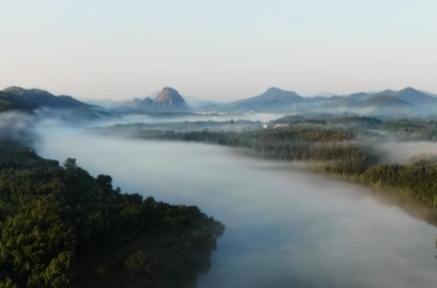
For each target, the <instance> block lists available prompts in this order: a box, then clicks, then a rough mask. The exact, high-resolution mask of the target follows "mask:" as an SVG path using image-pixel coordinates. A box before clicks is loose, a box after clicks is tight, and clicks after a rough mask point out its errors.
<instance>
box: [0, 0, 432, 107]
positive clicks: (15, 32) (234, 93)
mask: <svg viewBox="0 0 437 288" xmlns="http://www.w3.org/2000/svg"><path fill="white" fill-rule="evenodd" d="M436 69H437V1H436V0H305V1H304V0H299V1H294V0H232V1H231V0H197V1H196V0H137V1H135V0H130V1H128V0H119V1H115V0H112V1H111V0H104V1H103V0H70V1H67V0H52V1H49V0H46V1H43V0H1V1H0V88H5V87H7V86H11V85H19V86H23V87H26V88H32V87H39V88H43V89H46V90H49V91H51V92H54V93H57V94H60V93H64V94H70V95H72V96H75V97H78V98H82V99H86V98H95V99H97V98H100V99H102V98H113V99H121V98H130V97H133V96H146V95H148V94H150V93H152V92H154V91H156V90H160V89H161V88H162V87H164V86H171V87H174V88H176V89H177V90H179V92H180V93H181V94H183V95H190V96H196V97H200V98H206V99H213V100H223V101H226V100H231V99H236V98H241V97H247V96H253V95H256V94H260V93H262V92H263V91H264V90H266V89H267V88H268V87H271V86H276V87H280V88H283V89H287V90H293V91H296V92H297V93H299V94H303V95H313V94H317V93H319V92H322V91H326V92H334V93H350V92H356V91H362V90H383V89H386V88H391V89H401V88H404V87H406V86H413V87H415V88H418V89H421V90H427V91H430V92H437V78H436V76H437V70H436Z"/></svg>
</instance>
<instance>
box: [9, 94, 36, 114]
mask: <svg viewBox="0 0 437 288" xmlns="http://www.w3.org/2000/svg"><path fill="white" fill-rule="evenodd" d="M37 107H38V104H37V103H36V102H35V101H32V100H30V99H23V98H22V97H16V96H15V95H13V94H9V93H4V92H2V91H0V112H5V111H10V110H17V111H30V110H32V109H35V108H37Z"/></svg>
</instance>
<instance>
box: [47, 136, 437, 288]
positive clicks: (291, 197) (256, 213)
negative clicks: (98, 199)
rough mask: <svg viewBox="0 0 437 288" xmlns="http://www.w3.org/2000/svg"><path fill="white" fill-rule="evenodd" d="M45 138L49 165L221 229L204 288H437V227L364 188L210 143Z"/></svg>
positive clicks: (72, 137)
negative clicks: (187, 209)
mask: <svg viewBox="0 0 437 288" xmlns="http://www.w3.org/2000/svg"><path fill="white" fill-rule="evenodd" d="M42 132H43V136H44V139H45V144H44V145H43V146H42V148H41V150H40V151H39V153H40V154H41V155H42V156H43V157H48V158H52V159H57V160H59V161H60V162H61V163H62V162H63V161H64V160H65V159H66V158H67V157H73V158H76V159H77V162H78V164H79V165H80V166H81V167H83V168H85V169H87V170H88V171H90V172H91V173H92V174H93V175H97V174H98V173H104V174H109V175H111V176H112V177H113V183H114V186H120V187H121V188H122V190H123V191H125V192H138V193H140V194H142V195H144V196H150V195H152V196H154V198H155V199H156V200H162V201H167V202H170V203H173V204H192V205H198V206H199V207H200V208H201V209H202V211H204V212H205V213H207V214H208V215H211V216H213V217H214V218H216V219H218V220H220V221H222V222H223V223H224V224H225V225H226V231H225V234H224V236H223V237H222V238H220V239H219V241H218V250H217V251H216V252H214V254H213V257H212V269H211V271H210V272H209V273H208V274H206V275H202V276H201V277H200V280H199V287H202V288H207V287H208V288H219V287H223V288H234V287H235V288H246V287H247V288H249V287H250V288H252V287H253V288H258V287H271V288H278V287H281V288H282V287H284V288H285V287H287V288H288V287H348V288H349V287H398V288H399V287H405V288H407V287H408V288H410V287H436V284H437V259H435V258H434V256H435V252H436V247H435V245H436V244H435V236H436V229H435V227H432V226H430V225H428V224H426V223H425V222H423V221H421V220H418V219H415V218H412V217H411V216H409V215H408V214H407V213H405V212H403V211H402V210H401V209H399V208H397V207H396V206H388V205H383V204H381V203H380V202H378V201H376V200H374V199H373V198H372V197H371V196H369V194H368V193H365V192H366V191H365V190H366V189H364V188H361V187H359V186H356V185H353V184H350V183H345V182H340V181H337V180H333V179H330V178H327V177H324V176H322V175H314V174H310V173H304V172H302V171H301V170H298V169H295V168H293V167H291V166H288V165H285V164H284V163H279V162H271V161H263V160H257V159H252V158H249V157H246V156H242V155H239V154H238V153H236V152H235V151H234V150H230V149H229V148H223V147H217V146H212V145H202V144H193V143H177V142H155V141H150V142H147V141H140V140H115V139H108V138H106V139H103V138H91V137H86V138H85V137H83V136H80V133H79V131H78V130H71V129H66V128H65V129H54V128H51V129H45V130H43V131H42Z"/></svg>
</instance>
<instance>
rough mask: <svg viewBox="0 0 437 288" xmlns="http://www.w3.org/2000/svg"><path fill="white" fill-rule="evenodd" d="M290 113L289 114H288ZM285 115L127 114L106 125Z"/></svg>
mask: <svg viewBox="0 0 437 288" xmlns="http://www.w3.org/2000/svg"><path fill="white" fill-rule="evenodd" d="M287 115H289V114H287ZM283 116H285V114H271V113H242V114H237V115H232V114H229V115H228V114H226V115H194V114H193V115H186V114H181V115H172V116H169V115H165V114H163V115H160V116H157V115H154V116H152V115H147V114H144V115H141V114H138V115H126V116H123V117H122V118H121V119H116V120H108V121H106V123H105V124H104V125H111V124H128V123H157V122H160V123H162V122H174V121H209V120H211V121H230V120H231V119H234V120H235V121H236V120H249V121H261V122H268V121H271V120H274V119H278V118H281V117H283Z"/></svg>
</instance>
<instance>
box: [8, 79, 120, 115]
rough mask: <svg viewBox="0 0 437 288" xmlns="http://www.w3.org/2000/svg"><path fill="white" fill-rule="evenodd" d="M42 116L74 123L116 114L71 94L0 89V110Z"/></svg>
mask: <svg viewBox="0 0 437 288" xmlns="http://www.w3.org/2000/svg"><path fill="white" fill-rule="evenodd" d="M36 109H38V113H37V114H38V115H40V116H41V117H44V118H55V119H58V120H65V121H67V122H72V123H75V122H77V120H85V121H89V120H99V119H103V118H113V117H116V116H117V115H116V114H115V113H113V112H111V111H109V110H107V109H104V108H101V107H99V106H95V105H89V104H86V103H84V102H81V101H79V100H77V99H75V98H73V97H71V96H65V95H60V96H55V95H53V94H51V93H49V92H47V91H44V90H40V89H24V88H21V87H9V88H6V89H4V90H3V91H0V112H6V111H19V112H26V113H31V114H35V113H34V112H35V111H36Z"/></svg>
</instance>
